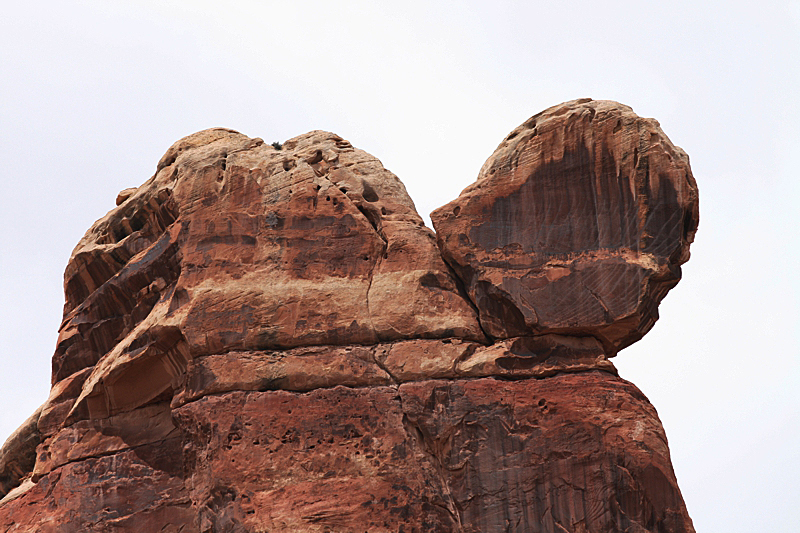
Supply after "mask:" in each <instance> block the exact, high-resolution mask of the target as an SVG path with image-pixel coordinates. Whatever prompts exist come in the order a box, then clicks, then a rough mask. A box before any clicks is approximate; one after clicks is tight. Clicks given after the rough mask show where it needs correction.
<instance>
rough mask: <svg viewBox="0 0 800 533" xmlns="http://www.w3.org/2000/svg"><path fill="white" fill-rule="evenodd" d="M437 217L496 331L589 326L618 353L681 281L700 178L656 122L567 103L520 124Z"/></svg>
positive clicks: (447, 253)
mask: <svg viewBox="0 0 800 533" xmlns="http://www.w3.org/2000/svg"><path fill="white" fill-rule="evenodd" d="M431 219H432V220H433V224H434V227H435V228H436V231H437V233H438V236H439V246H440V247H441V249H442V253H443V255H444V257H445V259H446V260H447V261H448V263H450V264H451V265H452V266H453V268H454V269H455V270H456V271H457V272H458V274H459V276H460V277H461V278H462V279H463V280H464V283H465V284H466V287H467V291H468V293H469V295H470V297H471V298H472V300H473V301H474V302H475V304H476V305H477V307H478V310H479V312H480V321H481V325H482V326H483V328H484V330H485V331H486V332H487V333H488V334H489V335H491V336H492V337H495V338H506V337H516V336H525V335H537V334H542V333H561V334H567V335H591V336H594V337H596V338H597V339H598V340H600V341H601V342H603V344H604V345H605V347H606V351H607V353H608V354H609V355H614V354H616V352H617V351H618V350H620V349H622V348H624V347H626V346H628V345H630V344H631V343H633V342H635V341H637V340H638V339H640V338H641V337H642V335H644V334H645V333H647V331H649V330H650V328H651V327H652V326H653V323H654V322H655V321H656V319H657V318H658V303H659V302H660V301H661V299H662V298H663V297H664V296H665V295H666V293H667V292H668V291H669V290H670V289H671V288H672V287H673V286H675V284H676V283H677V282H678V280H680V277H681V269H680V265H681V264H682V263H684V262H685V261H687V260H688V259H689V244H690V243H691V242H692V240H693V239H694V234H695V231H696V229H697V222H698V203H697V186H696V184H695V181H694V178H693V177H692V173H691V169H690V168H689V158H688V157H687V155H686V154H685V153H684V152H683V150H681V149H680V148H677V147H676V146H674V145H673V144H672V143H671V142H670V140H669V139H668V138H667V136H666V135H664V133H663V132H662V131H661V128H660V127H659V124H658V122H656V121H655V120H653V119H644V118H641V117H638V116H637V115H635V114H634V113H633V111H632V110H631V109H630V108H629V107H627V106H623V105H620V104H618V103H616V102H608V101H592V100H589V99H585V100H573V101H571V102H567V103H564V104H561V105H558V106H555V107H552V108H550V109H547V110H545V111H543V112H542V113H539V114H538V115H534V116H533V117H531V118H530V119H528V120H527V121H526V122H525V123H524V124H522V125H521V126H519V127H518V128H516V129H515V130H514V131H512V132H511V133H510V134H509V135H508V136H507V137H506V138H505V140H504V141H503V142H502V143H501V144H500V146H499V147H498V148H497V150H495V152H494V154H492V156H491V157H490V158H489V159H488V160H487V161H486V163H485V164H484V165H483V168H482V169H481V171H480V174H479V175H478V179H477V181H476V182H475V183H474V184H472V185H470V186H469V187H467V188H466V189H465V190H464V191H463V192H462V193H461V195H460V196H459V197H458V198H457V199H455V200H453V201H452V202H450V203H449V204H447V205H445V206H443V207H440V208H439V209H437V210H436V211H434V212H433V213H432V214H431Z"/></svg>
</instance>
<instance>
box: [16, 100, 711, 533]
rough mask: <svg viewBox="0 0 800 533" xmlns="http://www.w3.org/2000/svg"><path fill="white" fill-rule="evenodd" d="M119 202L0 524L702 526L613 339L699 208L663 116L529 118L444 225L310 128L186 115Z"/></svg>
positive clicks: (95, 251)
mask: <svg viewBox="0 0 800 533" xmlns="http://www.w3.org/2000/svg"><path fill="white" fill-rule="evenodd" d="M631 150H633V152H632V154H633V155H631ZM631 158H633V159H631ZM614 191H616V192H614ZM617 193H618V194H617ZM615 194H617V195H616V196H615ZM116 204H117V207H116V208H114V209H113V210H112V211H110V212H109V213H108V214H107V215H106V216H105V217H104V218H102V219H100V220H99V221H98V222H97V223H95V224H94V225H93V226H92V228H90V229H89V231H88V232H87V233H86V235H85V236H84V238H83V239H82V240H81V242H80V243H79V244H78V246H77V247H76V248H75V251H74V252H73V254H72V257H71V258H70V262H69V264H68V266H67V269H66V272H65V294H66V303H65V307H64V321H63V323H62V326H61V329H60V332H59V340H58V346H57V348H56V352H55V354H54V356H53V373H52V381H53V386H52V388H51V391H50V396H49V398H48V399H47V400H46V402H45V403H44V405H43V406H42V407H41V408H40V410H39V411H37V413H35V414H34V415H33V416H32V417H31V418H30V419H29V420H28V421H27V422H26V423H25V424H23V426H22V427H21V428H20V429H19V430H18V431H17V432H16V433H15V434H14V435H12V437H11V438H10V439H9V440H8V441H7V442H6V444H5V445H4V446H3V448H2V449H0V498H2V499H0V530H2V531H6V532H9V533H12V532H13V533H22V532H34V531H35V532H73V531H74V532H84V531H115V532H127V531H130V532H136V533H142V532H149V531H153V532H162V533H163V532H175V533H178V532H180V533H191V532H198V533H199V532H203V533H208V532H231V533H234V532H235V533H240V532H266V531H269V532H271V533H277V532H308V533H332V532H342V533H344V532H358V533H360V532H363V531H368V532H370V533H374V532H386V533H388V532H392V533H396V532H404V533H412V532H418V533H423V532H430V531H436V532H454V533H455V532H459V533H494V532H498V533H499V532H505V533H508V532H531V531H534V532H539V531H541V532H558V533H564V532H570V533H586V532H592V533H594V532H598V533H600V532H603V533H605V532H609V531H627V532H644V531H648V532H666V531H669V532H679V533H680V532H686V533H690V532H693V531H694V530H693V528H692V523H691V519H690V518H689V516H688V514H687V511H686V508H685V505H684V503H683V500H682V498H681V495H680V491H679V489H678V486H677V482H676V480H675V476H674V473H673V471H672V466H671V464H670V458H669V449H668V446H667V440H666V436H665V434H664V430H663V428H662V427H661V423H660V421H659V419H658V416H657V414H656V411H655V409H654V408H653V407H652V406H651V405H650V403H649V402H648V400H647V398H645V396H644V395H643V394H642V393H641V392H640V391H639V390H638V389H637V388H636V387H635V386H633V385H632V384H630V383H628V382H627V381H625V380H623V379H621V378H620V377H618V375H617V372H616V369H615V368H614V366H613V364H612V363H611V362H610V361H609V357H611V356H613V355H615V354H616V352H617V350H618V349H620V348H622V347H624V346H625V345H627V344H629V343H630V342H633V341H634V340H636V339H637V338H639V337H640V336H641V335H643V334H644V333H646V331H647V329H649V327H650V326H651V325H652V321H653V320H655V316H656V314H655V308H656V306H657V304H658V301H659V300H660V299H661V298H662V297H663V296H664V294H666V291H667V290H668V289H669V288H670V287H672V286H673V285H674V284H675V283H676V282H677V280H678V278H679V275H680V269H679V265H680V264H681V263H682V262H684V261H685V260H686V259H688V245H689V243H690V242H691V239H692V236H693V232H694V228H695V227H696V224H697V214H696V206H697V204H696V188H694V182H693V180H692V178H691V172H690V171H689V169H688V160H687V159H686V157H685V154H683V152H681V151H680V149H678V148H675V147H674V146H672V145H671V143H669V141H668V140H667V139H666V137H665V136H664V135H663V133H661V132H660V130H659V129H658V127H657V124H655V123H654V121H648V120H645V119H640V118H638V117H636V116H635V115H633V114H632V112H631V111H630V109H629V108H626V107H624V106H620V105H619V104H614V103H609V102H591V101H575V102H568V103H567V104H563V105H562V106H557V107H556V108H551V109H550V110H548V111H546V112H545V113H544V114H540V115H537V116H536V117H534V118H533V119H531V120H529V121H528V122H526V124H525V125H524V126H522V127H520V128H518V129H517V130H515V131H514V132H512V134H511V135H509V137H508V138H507V139H506V140H505V141H504V142H503V144H501V146H500V148H498V151H497V152H495V154H494V155H493V156H492V158H490V160H489V161H488V162H487V164H486V165H485V166H484V169H483V170H482V171H481V175H480V176H479V179H478V181H477V182H476V184H475V185H474V186H472V187H470V188H469V189H467V190H466V191H465V192H464V193H462V196H460V197H459V198H458V199H457V200H455V201H454V202H453V203H451V204H448V206H445V207H443V208H442V209H440V210H439V211H437V214H435V216H434V220H435V223H436V225H437V228H438V230H439V233H438V235H435V234H434V233H433V232H432V231H431V230H429V229H428V228H426V227H425V226H424V224H423V223H422V219H421V218H420V217H419V215H418V214H417V213H416V211H415V209H414V205H413V203H412V201H411V199H410V198H409V197H408V195H407V193H406V191H405V188H404V187H403V185H402V183H401V182H400V181H399V180H398V179H397V177H396V176H394V175H393V174H391V173H390V172H389V171H387V170H386V169H384V168H383V166H382V165H381V163H380V162H379V161H378V160H377V159H375V158H374V157H372V156H370V155H369V154H366V153H365V152H363V151H361V150H358V149H356V148H354V147H353V146H352V145H350V143H349V142H347V141H346V140H344V139H342V138H341V137H339V136H337V135H334V134H331V133H326V132H320V131H315V132H311V133H308V134H305V135H301V136H299V137H296V138H294V139H291V140H289V141H286V142H285V143H284V144H283V145H282V146H281V145H279V144H277V143H276V144H274V145H267V144H265V143H264V142H263V141H262V140H261V139H251V138H249V137H246V136H244V135H242V134H239V133H237V132H234V131H232V130H225V129H212V130H206V131H202V132H199V133H196V134H194V135H191V136H189V137H186V138H184V139H182V140H180V141H178V142H177V143H175V144H174V145H173V146H172V147H171V148H170V149H169V150H168V151H167V153H166V154H165V155H164V157H163V158H162V159H161V161H160V162H159V164H158V167H157V171H156V174H155V175H154V176H153V177H152V178H151V179H150V180H148V181H147V182H146V183H145V184H143V185H142V186H141V187H139V188H135V189H126V190H124V191H122V192H121V193H120V194H119V195H118V197H117V199H116ZM590 204H591V205H593V206H594V207H591V208H590ZM593 224H594V226H593ZM437 239H438V244H437ZM440 248H441V250H440ZM445 259H446V261H445ZM587 294H588V295H589V296H587ZM586 302H594V303H592V304H591V305H589V304H586ZM595 304H597V305H600V304H602V305H601V307H604V311H603V312H601V313H599V312H596V311H597V310H596V309H595V308H594V307H592V306H593V305H595Z"/></svg>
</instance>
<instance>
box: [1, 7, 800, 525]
mask: <svg viewBox="0 0 800 533" xmlns="http://www.w3.org/2000/svg"><path fill="white" fill-rule="evenodd" d="M799 96H800V1H769V0H767V1H761V2H730V1H728V2H696V1H692V2H674V1H673V2H644V1H641V0H639V1H636V2H597V1H594V2H568V1H562V2H531V1H528V2H522V1H520V2H510V1H497V0H495V1H494V2H491V3H490V2H437V1H434V0H427V1H424V2H417V1H408V0H406V1H404V2H378V1H373V2H347V1H345V0H340V1H338V2H298V1H286V2H281V3H275V2H265V1H262V2H235V1H228V2H210V1H208V2H206V1H199V0H194V1H186V2H168V1H119V0H118V1H113V2H109V1H63V0H61V1H50V2H36V1H26V2H14V3H9V4H8V5H5V6H4V8H3V15H2V18H0V161H2V167H0V168H1V170H0V187H2V189H1V190H2V192H1V193H0V224H1V225H2V228H3V231H2V232H0V398H1V399H2V410H0V441H2V440H5V437H6V436H7V435H8V434H10V433H11V432H12V431H13V430H14V429H15V428H16V427H17V426H18V425H19V424H20V423H22V422H23V421H24V419H25V418H27V416H28V415H30V414H31V413H32V412H33V411H34V410H35V409H36V408H37V407H38V406H39V405H40V404H41V403H42V402H43V401H44V400H45V399H46V398H47V393H48V389H49V378H50V357H51V356H52V353H53V351H54V347H55V341H56V337H57V330H58V326H59V323H60V320H61V309H62V305H63V289H62V274H63V271H64V267H65V266H66V263H67V260H68V258H69V254H70V252H71V250H72V248H73V247H74V246H75V245H76V244H77V242H78V240H79V239H80V238H81V236H82V235H83V233H84V232H85V231H86V230H87V229H88V228H89V226H90V225H91V224H92V222H94V221H95V220H96V219H98V218H100V217H102V216H103V215H104V214H105V213H106V212H107V211H108V210H110V209H111V208H113V207H114V198H115V196H116V194H117V192H118V191H120V190H121V189H123V188H126V187H131V186H138V185H140V184H141V183H142V182H144V181H145V180H146V179H148V178H149V177H150V176H151V175H152V174H153V172H154V171H155V167H156V163H157V162H158V160H159V158H160V157H161V155H162V154H163V153H164V152H165V151H166V149H167V148H168V147H169V146H170V145H171V144H172V143H173V142H174V141H176V140H177V139H179V138H181V137H183V136H185V135H188V134H190V133H193V132H195V131H197V130H201V129H205V128H208V127H212V126H224V127H229V128H233V129H236V130H238V131H241V132H242V133H245V134H247V135H249V136H251V137H262V138H263V139H264V140H265V141H267V142H272V141H283V140H286V139H288V138H290V137H293V136H295V135H299V134H301V133H304V132H306V131H309V130H312V129H324V130H328V131H333V132H336V133H338V134H339V135H341V136H343V137H344V138H346V139H348V140H349V141H351V142H352V143H353V144H354V145H355V146H357V147H359V148H362V149H364V150H366V151H368V152H370V153H371V154H373V155H375V156H376V157H378V158H380V159H381V161H382V162H383V164H384V166H386V167H387V168H388V169H390V170H391V171H393V172H394V173H395V174H397V175H398V176H399V177H400V179H401V180H403V182H404V183H405V184H406V187H407V188H408V190H409V193H410V194H411V196H412V198H413V199H414V201H415V202H416V205H417V209H418V210H419V212H420V214H422V215H423V216H424V217H426V220H427V214H428V213H429V212H430V211H432V210H433V209H435V208H436V207H438V206H440V205H442V204H444V203H446V202H448V201H450V200H451V199H453V198H455V197H456V196H457V195H458V193H459V192H460V191H461V189H463V188H464V187H466V186H467V185H469V184H470V183H471V182H472V181H473V180H474V179H475V177H476V176H477V174H478V170H479V169H480V167H481V165H482V164H483V162H484V161H485V160H486V158H487V157H489V155H490V154H491V153H492V152H493V151H494V149H495V147H496V146H497V144H499V143H500V141H501V140H502V139H503V137H504V136H505V135H506V134H507V133H508V132H509V131H511V130H512V129H513V128H514V127H516V126H517V125H519V124H520V123H522V122H523V121H524V120H525V119H527V118H528V117H530V116H531V115H533V114H535V113H537V112H539V111H541V110H543V109H545V108H547V107H549V106H551V105H555V104H558V103H560V102H563V101H566V100H571V99H574V98H583V97H590V98H594V99H611V100H617V101H619V102H622V103H624V104H627V105H630V106H631V107H633V109H634V111H635V112H636V113H638V114H639V115H641V116H645V117H654V118H656V119H658V120H659V121H660V122H661V125H662V128H663V129H664V131H665V132H666V133H667V135H668V136H669V137H670V138H671V139H672V141H673V142H674V143H675V144H676V145H678V146H681V147H682V148H684V149H685V150H686V151H687V152H688V154H689V156H690V158H691V163H692V169H693V171H694V175H695V178H696V179H697V183H698V186H699V189H700V228H699V231H698V233H697V239H696V241H695V244H694V245H693V247H692V259H691V261H690V262H689V263H688V264H686V265H685V266H684V279H683V280H682V281H681V283H680V284H679V285H678V286H677V287H676V288H675V289H673V291H672V292H671V293H670V294H669V296H667V298H666V300H664V302H663V303H662V305H661V308H660V311H661V317H662V318H661V320H660V321H659V322H658V323H657V324H656V326H655V328H654V329H653V330H652V331H651V332H650V333H649V334H648V335H647V336H645V338H644V339H643V340H641V341H640V342H638V343H637V344H635V345H633V346H632V347H630V348H628V349H626V350H624V351H623V352H621V353H620V354H619V356H618V357H617V358H616V359H615V360H614V362H615V364H616V365H617V367H618V368H619V370H620V374H621V375H622V377H624V378H626V379H628V380H630V381H632V382H634V383H635V384H636V385H637V386H638V387H639V388H640V389H642V391H643V392H644V393H645V394H646V395H647V396H648V397H649V398H650V400H651V401H652V403H653V404H654V405H655V407H656V408H657V409H658V412H659V415H660V417H661V420H662V422H663V424H664V427H665V429H666V432H667V436H668V437H669V442H670V449H671V452H672V459H673V464H674V467H675V471H676V474H677V476H678V482H679V484H680V488H681V490H682V492H683V496H684V499H685V500H686V504H687V507H688V509H689V514H690V515H691V517H692V518H693V520H694V523H695V527H696V529H697V531H698V532H702V533H712V532H726V533H730V532H742V533H752V532H753V531H771V532H772V531H774V532H787V533H788V532H796V531H797V527H798V525H797V524H798V523H800V505H798V503H800V483H798V481H797V480H798V479H799V478H800V350H799V349H798V344H797V341H798V337H800V327H799V326H800V304H798V301H800V282H798V276H799V275H800V244H798V243H800V215H799V214H798V212H799V211H800V186H798V182H800V176H798V172H797V162H798V161H799V160H800V103H799V100H798V97H799Z"/></svg>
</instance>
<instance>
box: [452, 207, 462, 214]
mask: <svg viewBox="0 0 800 533" xmlns="http://www.w3.org/2000/svg"><path fill="white" fill-rule="evenodd" d="M460 212H461V206H460V205H457V206H455V207H454V208H453V214H454V215H455V216H458V214H459V213H460Z"/></svg>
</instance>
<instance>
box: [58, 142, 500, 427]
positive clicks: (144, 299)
mask: <svg viewBox="0 0 800 533" xmlns="http://www.w3.org/2000/svg"><path fill="white" fill-rule="evenodd" d="M123 192H125V194H123V195H122V196H120V199H121V200H122V201H121V203H120V205H119V206H118V207H117V208H116V209H114V210H112V211H111V212H110V213H109V214H108V215H106V216H105V217H104V218H103V219H101V220H100V221H98V222H97V223H95V225H94V226H93V227H92V228H91V229H90V230H89V231H88V232H87V234H86V235H85V236H84V238H83V239H82V241H81V242H80V243H79V244H78V246H77V247H76V249H75V251H74V252H73V256H72V258H71V260H70V263H69V265H68V266H67V271H66V274H65V286H66V300H67V301H66V305H65V320H64V323H63V325H62V327H61V332H60V336H59V343H58V348H57V350H56V354H55V356H54V357H53V381H54V383H57V382H59V381H61V380H63V379H67V378H69V377H70V376H72V375H74V374H76V373H77V372H80V371H82V370H84V369H85V368H87V367H90V366H92V367H93V370H92V372H91V374H89V375H83V374H80V376H81V379H84V380H85V382H84V383H83V389H82V390H81V392H80V395H79V397H78V399H77V401H76V402H75V404H74V406H73V407H72V409H71V411H70V414H69V416H70V417H71V418H70V420H79V419H82V418H86V417H92V418H96V417H104V416H108V415H110V414H114V413H119V412H123V411H127V410H131V409H134V408H136V407H138V406H140V405H144V404H146V403H148V402H151V401H153V400H154V399H155V398H157V397H158V396H159V395H161V394H171V392H172V391H174V390H176V389H177V388H178V386H179V385H180V382H181V380H182V379H183V373H184V370H185V368H186V366H187V365H188V364H189V362H190V361H191V360H192V359H194V358H196V357H199V356H205V355H213V354H219V353H225V352H228V351H231V350H240V351H241V350H264V349H275V348H291V347H294V346H307V345H341V344H372V343H376V342H379V341H381V340H395V339H403V338H417V337H427V338H441V337H451V336H456V337H462V338H467V339H473V340H479V341H480V340H483V339H484V337H483V333H482V332H481V330H480V327H479V326H478V322H477V318H476V314H475V312H474V311H473V309H472V308H471V306H470V304H469V303H468V302H467V301H466V300H465V299H464V297H462V295H460V294H459V293H458V289H457V284H456V281H455V279H454V278H453V276H452V274H451V273H450V271H449V269H448V267H447V266H446V265H445V263H444V261H443V260H442V258H441V256H440V255H439V252H438V250H437V248H436V243H435V238H434V236H433V233H432V232H431V231H430V230H429V229H427V228H425V227H424V225H423V223H422V219H421V218H420V217H419V215H417V213H416V211H415V210H414V205H413V203H412V201H411V199H410V198H409V197H408V195H407V194H406V191H405V188H404V187H403V185H402V183H400V181H399V180H398V179H397V178H396V177H395V176H394V175H393V174H391V173H390V172H388V171H387V170H385V169H384V168H383V166H382V165H381V164H380V162H379V161H378V160H377V159H375V158H374V157H372V156H370V155H368V154H366V153H365V152H362V151H360V150H356V149H354V148H353V147H352V146H351V145H350V143H348V142H347V141H345V140H343V139H341V138H340V137H338V136H336V135H333V134H330V133H325V132H312V133H309V134H306V135H302V136H300V137H297V138H295V139H291V140H289V141H287V142H286V143H284V145H283V149H282V150H275V149H274V148H272V147H271V146H269V145H266V144H264V143H263V141H261V140H260V139H250V138H248V137H246V136H244V135H241V134H239V133H236V132H233V131H230V130H223V129H215V130H206V131H203V132H200V133H196V134H194V135H191V136H189V137H187V138H185V139H182V140H181V141H178V142H177V143H176V144H175V145H173V146H172V147H171V148H170V149H169V151H167V153H166V154H165V156H164V157H163V158H162V160H161V162H160V163H159V165H158V171H157V173H156V175H155V176H154V177H153V178H151V179H150V180H149V181H148V182H147V183H145V184H144V185H143V186H141V187H140V188H139V189H138V190H136V192H134V193H131V192H130V191H129V190H126V191H123ZM319 370H320V373H322V371H323V370H324V369H323V368H320V369H319ZM142 376H146V379H145V380H144V381H143V380H142ZM47 409H48V410H52V406H50V405H48V407H47Z"/></svg>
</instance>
